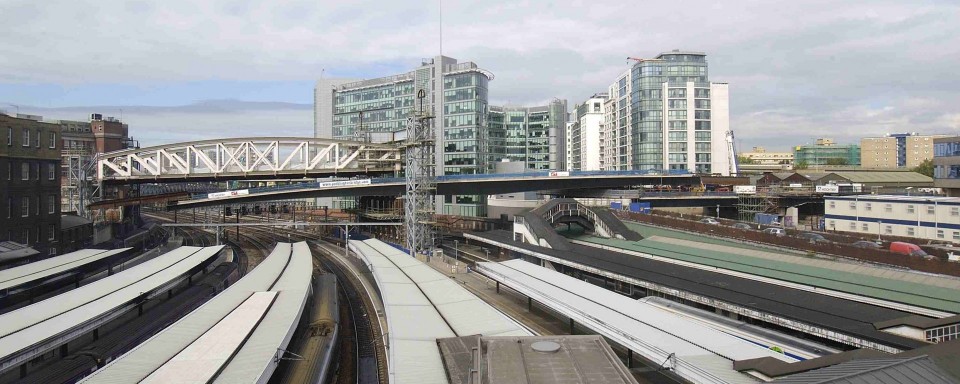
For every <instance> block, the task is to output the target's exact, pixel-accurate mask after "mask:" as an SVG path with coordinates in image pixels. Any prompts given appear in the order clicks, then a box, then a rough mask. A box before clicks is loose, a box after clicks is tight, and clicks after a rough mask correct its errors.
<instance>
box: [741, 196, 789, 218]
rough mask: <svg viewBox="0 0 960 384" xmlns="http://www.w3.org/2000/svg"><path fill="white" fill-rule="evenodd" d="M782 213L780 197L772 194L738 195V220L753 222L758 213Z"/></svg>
mask: <svg viewBox="0 0 960 384" xmlns="http://www.w3.org/2000/svg"><path fill="white" fill-rule="evenodd" d="M779 212H780V196H777V195H772V194H756V195H749V194H738V195H737V220H740V221H753V220H754V217H755V216H756V214H758V213H774V214H778V213H779Z"/></svg>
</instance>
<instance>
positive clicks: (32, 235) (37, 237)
mask: <svg viewBox="0 0 960 384" xmlns="http://www.w3.org/2000/svg"><path fill="white" fill-rule="evenodd" d="M46 232H47V237H46V238H47V240H46V241H48V242H49V241H56V240H57V237H59V235H58V234H57V226H56V225H54V224H50V225H47V231H46ZM7 239H9V240H10V241H16V242H19V243H22V244H26V245H27V246H33V245H36V244H39V243H40V241H41V240H42V239H43V230H41V229H40V227H39V226H38V227H35V228H33V229H31V228H23V230H21V231H20V237H19V238H17V237H16V236H14V231H13V230H9V231H7ZM49 253H50V254H51V255H55V254H57V249H56V248H53V247H51V248H50V252H49Z"/></svg>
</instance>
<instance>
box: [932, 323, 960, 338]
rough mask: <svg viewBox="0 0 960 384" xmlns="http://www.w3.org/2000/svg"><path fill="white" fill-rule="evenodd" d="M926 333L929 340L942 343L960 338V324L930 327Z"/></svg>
mask: <svg viewBox="0 0 960 384" xmlns="http://www.w3.org/2000/svg"><path fill="white" fill-rule="evenodd" d="M924 333H925V335H924V336H925V338H926V339H927V341H930V342H934V343H942V342H945V341H950V340H954V339H957V338H960V325H957V324H953V325H947V326H944V327H940V328H933V329H928V330H926V331H925V332H924Z"/></svg>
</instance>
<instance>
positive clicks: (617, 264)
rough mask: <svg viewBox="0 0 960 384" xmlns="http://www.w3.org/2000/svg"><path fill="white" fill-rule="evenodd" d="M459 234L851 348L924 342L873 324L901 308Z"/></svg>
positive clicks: (632, 259) (616, 255)
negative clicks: (887, 330) (884, 329)
mask: <svg viewBox="0 0 960 384" xmlns="http://www.w3.org/2000/svg"><path fill="white" fill-rule="evenodd" d="M465 237H466V238H467V239H470V240H476V241H478V242H481V243H485V244H487V245H491V246H494V247H498V248H501V249H505V250H508V251H510V252H514V253H515V254H516V255H520V256H524V257H527V258H530V257H532V258H536V259H539V260H542V261H543V262H545V263H550V264H552V265H553V266H555V267H557V268H560V269H564V270H566V269H569V270H571V271H577V272H578V273H582V274H587V275H592V276H596V278H599V279H606V280H607V281H612V282H618V284H623V285H625V286H626V287H627V288H628V289H629V290H631V292H632V290H634V289H637V290H640V291H643V292H642V294H644V295H645V294H653V293H655V292H658V293H660V294H664V295H668V296H673V297H677V298H680V299H684V300H689V301H691V302H694V303H698V304H702V305H706V306H710V307H713V308H717V309H721V310H724V311H728V312H730V313H734V314H737V315H740V316H742V317H746V318H752V319H756V320H761V321H764V322H768V323H771V324H774V325H778V326H782V327H785V328H788V329H793V330H796V331H799V332H803V333H808V334H812V335H815V336H818V337H822V338H824V339H828V340H832V341H836V342H838V343H843V344H847V345H850V346H854V347H858V348H872V349H877V350H881V351H886V352H890V353H896V352H900V351H904V350H909V349H913V348H917V347H921V346H924V345H927V343H925V342H923V341H920V340H915V339H911V338H907V337H903V336H899V335H895V334H891V333H887V332H882V331H879V330H877V329H876V328H875V327H874V326H873V323H875V322H878V321H884V320H892V319H898V318H903V317H905V316H907V315H909V313H907V312H904V311H899V310H895V309H890V308H884V307H879V306H876V305H870V304H866V303H861V302H856V301H851V300H845V299H841V298H837V297H831V296H827V295H821V294H819V293H815V292H809V291H804V290H799V289H794V288H790V287H785V286H781V285H777V284H771V283H767V282H761V281H756V280H751V279H745V278H741V277H736V276H730V275H725V274H723V273H718V272H714V271H708V270H703V269H698V268H693V267H689V266H684V265H678V264H673V263H668V262H663V261H658V260H653V259H649V258H642V257H637V256H632V255H627V254H624V253H620V252H614V251H610V250H604V249H597V248H593V247H588V246H584V245H579V244H572V245H571V250H570V251H563V252H561V251H557V250H553V249H550V248H544V247H539V246H536V245H532V244H526V243H522V242H518V241H515V240H514V239H513V236H512V234H511V233H510V232H507V231H490V232H483V233H473V234H465Z"/></svg>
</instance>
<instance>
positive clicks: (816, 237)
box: [797, 232, 830, 243]
mask: <svg viewBox="0 0 960 384" xmlns="http://www.w3.org/2000/svg"><path fill="white" fill-rule="evenodd" d="M797 237H799V238H801V239H804V240H809V241H810V242H811V243H829V242H830V240H827V238H826V237H823V235H821V234H819V233H813V232H800V233H799V234H797Z"/></svg>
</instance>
